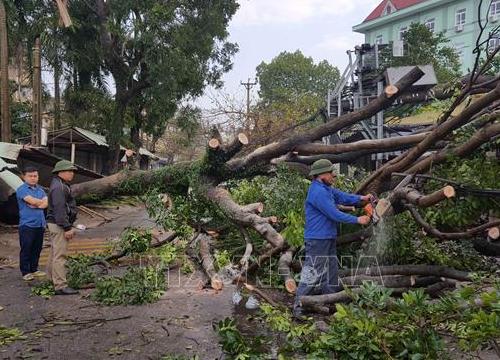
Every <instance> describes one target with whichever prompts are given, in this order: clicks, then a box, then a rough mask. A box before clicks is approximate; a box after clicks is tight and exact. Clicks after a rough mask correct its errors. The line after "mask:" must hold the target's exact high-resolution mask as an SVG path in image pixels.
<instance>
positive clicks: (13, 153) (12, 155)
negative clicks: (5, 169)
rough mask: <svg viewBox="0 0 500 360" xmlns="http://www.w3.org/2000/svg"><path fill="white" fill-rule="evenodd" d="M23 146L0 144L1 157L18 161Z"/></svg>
mask: <svg viewBox="0 0 500 360" xmlns="http://www.w3.org/2000/svg"><path fill="white" fill-rule="evenodd" d="M22 148H23V145H19V144H11V143H6V142H0V157H1V158H4V159H8V160H13V161H16V160H17V157H18V156H19V151H21V150H22Z"/></svg>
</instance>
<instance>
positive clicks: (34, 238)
mask: <svg viewBox="0 0 500 360" xmlns="http://www.w3.org/2000/svg"><path fill="white" fill-rule="evenodd" d="M44 232H45V228H43V227H36V228H32V227H29V226H24V225H23V226H20V227H19V243H20V245H21V252H20V253H19V267H20V269H21V273H22V274H23V276H24V275H26V274H29V273H34V272H36V271H37V270H38V260H39V259H40V253H41V252H42V245H43V234H44Z"/></svg>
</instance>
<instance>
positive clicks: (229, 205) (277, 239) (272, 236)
mask: <svg viewBox="0 0 500 360" xmlns="http://www.w3.org/2000/svg"><path fill="white" fill-rule="evenodd" d="M205 195H206V197H207V198H208V199H209V200H211V201H212V202H214V203H215V204H217V205H218V206H219V207H220V208H221V209H222V211H224V213H225V214H226V215H227V216H228V217H229V218H230V219H231V220H233V221H234V222H236V223H237V224H240V225H243V226H246V227H252V228H254V230H256V231H257V232H258V233H259V234H260V235H261V236H262V237H264V238H265V239H266V240H267V241H268V242H269V243H270V244H271V245H272V246H273V247H275V248H282V247H283V245H284V243H285V241H284V239H283V237H282V236H281V234H280V233H279V232H277V231H276V230H275V229H274V228H273V227H272V226H271V225H270V224H269V222H268V221H267V220H266V219H265V218H262V217H260V216H258V215H256V214H254V213H249V212H245V210H244V208H243V207H242V206H240V205H238V204H236V203H235V202H234V201H233V199H232V198H231V196H230V195H229V192H228V191H227V190H225V189H223V188H221V187H209V188H208V189H207V190H206V192H205Z"/></svg>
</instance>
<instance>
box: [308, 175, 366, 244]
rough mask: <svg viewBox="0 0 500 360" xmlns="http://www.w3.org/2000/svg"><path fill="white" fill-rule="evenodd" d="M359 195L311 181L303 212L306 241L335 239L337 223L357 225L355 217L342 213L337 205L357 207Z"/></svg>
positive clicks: (359, 199)
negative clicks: (304, 215) (304, 212)
mask: <svg viewBox="0 0 500 360" xmlns="http://www.w3.org/2000/svg"><path fill="white" fill-rule="evenodd" d="M360 201H361V196H360V195H353V194H348V193H345V192H342V191H340V190H337V189H334V188H332V187H330V186H328V185H326V184H323V183H322V182H321V181H318V180H313V182H312V183H311V186H310V187H309V191H308V192H307V198H306V204H305V211H306V225H305V229H304V238H305V239H306V240H327V239H334V238H336V237H337V223H339V222H340V223H347V224H357V223H358V218H357V217H356V216H353V215H350V214H346V213H343V212H342V211H340V210H339V209H338V208H337V205H348V206H352V205H357V204H359V202H360Z"/></svg>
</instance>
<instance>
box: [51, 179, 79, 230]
mask: <svg viewBox="0 0 500 360" xmlns="http://www.w3.org/2000/svg"><path fill="white" fill-rule="evenodd" d="M48 200H49V209H48V212H47V222H48V223H52V224H56V225H59V226H60V227H62V228H63V229H64V231H68V230H71V227H72V226H73V223H74V222H75V220H76V214H77V208H76V201H75V198H74V197H73V195H71V188H70V187H69V185H68V184H67V183H66V182H65V181H64V180H62V179H61V178H60V177H59V176H54V178H53V179H52V182H51V183H50V188H49V199H48Z"/></svg>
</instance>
